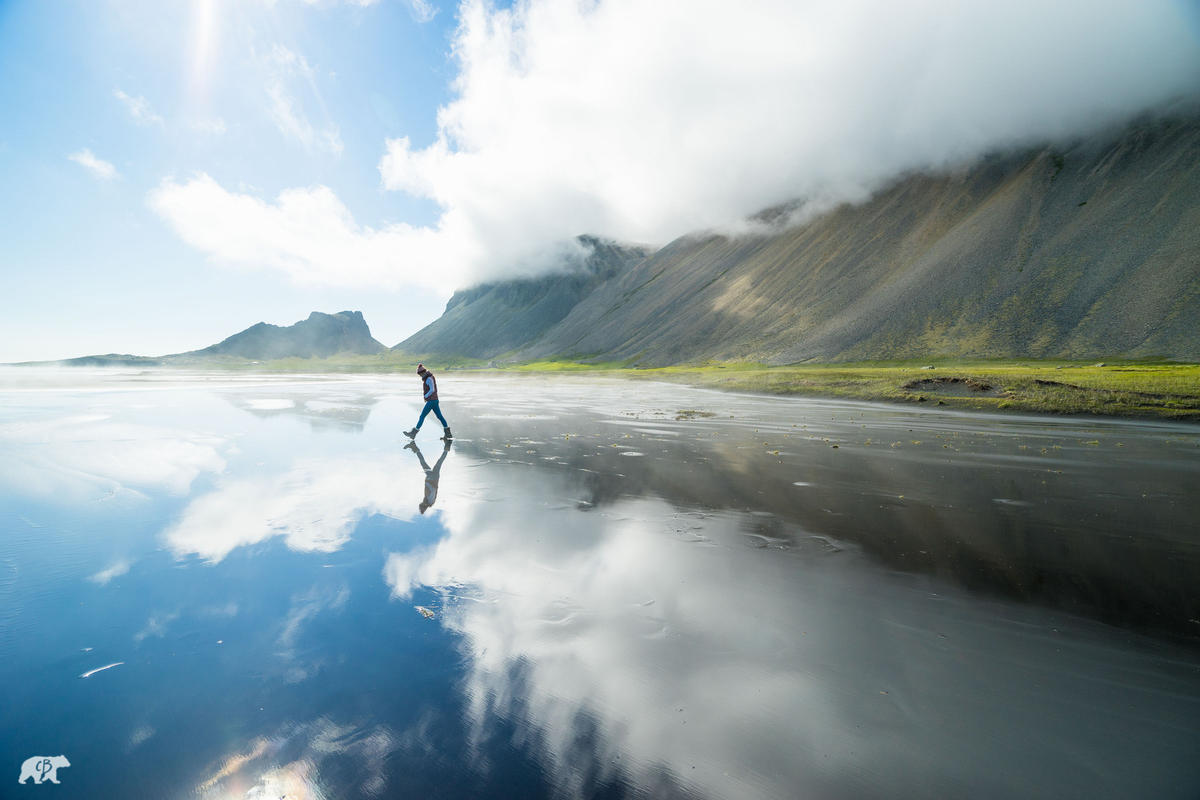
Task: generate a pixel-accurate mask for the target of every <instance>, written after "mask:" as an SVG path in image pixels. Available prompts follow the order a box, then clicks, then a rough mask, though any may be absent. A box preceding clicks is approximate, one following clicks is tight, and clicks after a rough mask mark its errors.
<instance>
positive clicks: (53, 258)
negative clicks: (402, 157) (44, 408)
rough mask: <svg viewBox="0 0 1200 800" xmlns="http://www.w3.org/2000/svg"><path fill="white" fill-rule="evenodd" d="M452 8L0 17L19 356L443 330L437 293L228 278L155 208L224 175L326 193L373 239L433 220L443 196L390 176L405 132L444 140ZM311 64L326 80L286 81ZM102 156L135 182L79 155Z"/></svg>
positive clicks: (8, 273)
mask: <svg viewBox="0 0 1200 800" xmlns="http://www.w3.org/2000/svg"><path fill="white" fill-rule="evenodd" d="M206 5H208V6H211V9H212V17H211V21H210V23H209V26H210V27H209V28H208V30H209V33H208V37H209V38H208V48H207V50H206V51H204V52H201V51H200V48H201V47H202V42H200V41H199V40H198V39H199V37H200V36H202V35H203V34H202V33H201V30H200V29H201V28H202V27H203V21H202V20H201V19H198V16H199V15H201V14H202V13H203V11H204V6H206ZM435 10H436V12H437V13H436V14H435V15H434V16H433V18H432V19H431V20H428V21H422V20H421V19H420V18H419V16H418V14H417V13H415V12H414V10H413V7H412V6H410V5H408V4H406V3H378V4H375V5H371V6H366V7H358V6H354V5H348V4H337V3H325V4H316V5H312V6H310V5H307V4H305V3H302V2H294V1H289V0H279V2H276V3H274V4H268V3H261V2H245V3H234V2H213V3H211V4H205V3H188V2H166V3H164V2H158V0H148V1H147V2H140V3H128V2H120V3H118V2H102V1H99V0H76V1H75V2H60V1H59V0H55V1H54V2H49V3H42V2H3V3H0V75H2V76H3V80H2V81H0V108H2V109H4V111H3V118H4V119H3V123H2V125H0V176H2V177H0V181H2V188H3V191H2V192H0V241H2V242H3V249H2V252H0V271H2V274H3V276H4V283H5V284H6V291H5V295H6V296H7V297H8V302H7V303H6V306H7V308H6V310H5V313H4V315H3V316H4V318H3V322H2V323H0V324H2V325H3V329H2V331H0V333H2V336H0V361H8V360H16V359H39V358H59V357H64V356H73V355H83V354H85V353H94V352H110V351H116V352H137V353H150V354H158V353H165V352H176V351H180V350H187V349H193V348H198V347H203V346H205V345H207V344H209V343H211V342H213V341H217V340H219V339H221V338H224V336H226V335H229V334H231V333H234V332H236V331H238V330H240V329H242V328H244V327H246V326H248V325H251V324H253V323H255V322H257V321H259V320H266V321H269V322H274V323H278V324H290V323H291V322H294V321H296V320H298V319H302V318H304V317H306V316H307V315H308V313H309V312H310V311H312V310H316V309H319V310H324V311H338V310H341V309H344V308H354V309H361V310H362V311H363V312H364V313H365V314H366V318H367V320H368V322H369V323H371V324H372V326H373V331H374V332H375V334H376V336H377V337H379V338H380V339H381V340H382V341H384V342H385V343H386V344H389V345H391V344H395V342H396V341H398V340H399V339H400V338H401V337H402V336H403V335H406V334H407V333H409V332H411V331H412V330H414V329H416V328H417V327H419V326H420V325H421V324H424V323H425V322H428V321H430V320H431V319H433V318H435V317H436V316H437V315H438V314H439V313H440V312H441V309H442V305H443V303H444V300H445V297H444V296H441V295H439V294H438V293H437V292H436V291H431V290H430V289H428V288H421V287H412V288H407V289H404V290H391V291H384V292H368V291H363V290H362V289H361V288H357V287H355V288H343V287H336V286H334V287H330V286H325V285H316V286H307V287H306V286H302V285H299V284H297V283H295V282H294V281H291V280H286V279H282V280H281V279H280V276H278V275H276V274H273V273H271V272H269V271H263V270H256V269H241V268H236V267H231V266H225V265H222V264H220V263H215V262H214V261H213V260H212V259H211V258H210V257H209V255H207V254H205V253H204V252H201V251H198V250H197V249H195V248H193V247H190V246H188V245H187V244H186V243H184V242H182V241H180V239H179V237H178V236H177V235H175V233H174V232H173V231H172V230H171V229H170V227H169V226H168V225H166V224H164V221H163V220H162V219H161V218H160V217H159V216H158V215H157V214H155V213H154V212H153V211H152V209H151V208H150V206H149V205H148V203H147V194H148V192H150V191H151V190H152V189H153V188H154V187H155V186H157V185H158V184H159V183H160V182H161V181H162V180H163V179H164V177H167V176H172V175H173V176H178V177H180V178H181V179H182V178H186V177H187V176H190V175H192V174H194V173H197V172H205V173H207V174H209V175H211V176H213V178H215V179H216V180H219V181H221V182H222V183H224V184H227V185H229V186H233V187H244V188H246V189H248V190H252V191H254V192H255V193H256V194H260V195H263V196H267V197H270V196H274V195H275V194H277V193H278V192H279V191H281V190H283V189H286V188H288V187H293V186H308V185H315V184H320V185H325V186H328V187H330V188H331V189H333V190H334V191H335V192H336V193H337V195H338V196H339V197H340V198H341V200H342V202H343V203H345V204H346V205H347V207H349V208H351V209H352V210H353V213H354V214H355V216H356V218H357V219H358V220H359V221H360V222H361V223H363V224H368V225H378V224H381V223H383V222H385V221H387V220H390V219H407V220H411V221H414V222H416V223H427V222H429V221H430V220H432V219H433V216H434V215H435V213H436V209H435V207H433V206H432V204H431V203H430V202H429V201H428V200H426V199H424V198H413V197H411V196H409V195H406V194H404V193H400V192H389V191H384V190H383V189H382V187H381V184H380V177H379V172H378V170H377V168H376V165H377V162H378V161H379V158H380V157H381V155H382V153H383V147H384V141H385V139H386V138H387V137H394V136H400V135H405V136H408V137H410V138H411V139H412V140H413V141H414V142H420V143H428V142H430V141H432V140H433V138H434V137H435V134H436V114H437V108H438V106H439V105H441V104H442V103H444V102H445V101H446V99H447V96H448V91H449V83H450V81H451V79H452V78H453V65H452V62H451V59H450V57H449V49H450V43H451V34H452V32H453V28H454V25H455V9H454V8H453V6H451V7H449V8H443V7H440V6H438V7H436V9H435ZM288 54H291V56H289V55H288ZM292 56H294V57H295V58H298V59H303V62H301V63H304V64H307V66H308V69H307V73H309V74H305V70H303V69H302V68H300V69H298V68H293V69H292V70H291V71H290V72H288V70H287V69H286V68H284V67H280V66H278V62H279V60H280V59H283V60H286V59H288V58H290V57H292ZM271 92H276V93H277V95H278V96H279V97H280V99H281V100H282V101H283V102H284V103H290V104H291V112H292V115H293V118H292V119H290V120H288V119H286V115H285V119H283V120H281V119H280V112H279V110H278V109H273V108H272V102H273V101H272V94H271ZM139 117H140V118H139ZM289 122H290V126H289V124H288V123H289ZM305 126H309V127H310V128H311V130H312V133H311V135H309V133H308V131H309V128H307V127H305ZM323 137H327V138H328V139H332V140H333V141H335V142H339V143H340V146H338V145H333V144H331V143H330V141H327V140H326V138H323ZM85 150H86V151H90V152H91V153H92V154H93V155H94V156H95V158H97V159H101V160H103V161H105V162H107V163H109V164H111V165H112V166H113V168H114V169H115V171H116V174H115V175H114V176H113V177H111V178H104V177H102V176H99V175H97V174H95V173H94V172H93V171H92V170H90V169H88V168H86V167H85V166H83V165H81V164H80V163H77V162H76V161H72V160H70V159H69V156H70V155H72V154H78V153H80V152H81V151H85ZM447 288H448V289H450V288H453V287H447Z"/></svg>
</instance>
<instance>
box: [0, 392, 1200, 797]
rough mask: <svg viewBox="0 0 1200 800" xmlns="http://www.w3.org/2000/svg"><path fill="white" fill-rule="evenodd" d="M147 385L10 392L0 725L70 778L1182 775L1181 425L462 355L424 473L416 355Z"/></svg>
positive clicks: (589, 784) (959, 789)
mask: <svg viewBox="0 0 1200 800" xmlns="http://www.w3.org/2000/svg"><path fill="white" fill-rule="evenodd" d="M139 380H145V381H146V383H147V385H148V386H150V387H156V386H157V387H158V388H156V389H155V390H154V391H160V392H161V395H152V394H151V393H150V392H149V391H147V392H130V391H128V390H127V389H126V388H122V389H121V392H120V393H118V394H112V393H106V392H97V393H92V394H86V395H85V394H68V395H61V396H60V395H54V396H53V397H50V398H45V397H44V398H41V399H40V400H39V401H38V402H32V401H28V402H25V401H23V402H20V403H17V402H16V401H13V400H12V399H11V398H8V399H7V400H6V399H3V398H0V412H2V414H3V416H0V463H9V464H20V465H22V469H21V470H13V469H10V470H7V471H6V473H5V480H4V481H3V482H2V483H0V492H4V498H5V502H4V505H3V507H2V508H3V517H2V519H3V520H4V524H5V526H6V528H5V533H6V538H5V540H4V549H3V552H0V600H3V602H2V603H0V614H2V615H3V616H2V617H0V622H2V623H3V624H2V625H0V681H2V682H3V685H5V686H8V687H17V688H14V689H10V690H9V692H8V693H7V695H6V698H5V699H6V702H4V703H0V730H3V731H4V732H5V733H4V734H3V736H2V737H0V745H2V749H3V751H4V754H5V757H9V756H11V758H10V759H9V760H10V761H12V760H16V761H17V762H18V763H19V762H20V760H21V758H22V757H25V756H28V753H29V752H35V751H39V750H40V751H44V752H65V753H67V754H68V755H69V756H70V758H71V761H72V764H73V771H72V772H71V773H69V775H68V777H69V778H70V779H71V780H72V781H74V782H75V788H76V789H77V790H79V791H80V792H81V794H85V795H87V796H96V797H103V796H114V797H120V796H156V797H157V796H163V797H193V796H199V797H214V798H216V797H281V796H286V797H331V798H332V797H381V796H382V797H386V796H526V797H544V796H572V797H573V796H612V797H620V796H647V795H648V796H664V797H697V798H700V797H703V798H794V797H819V798H827V797H928V796H976V795H985V796H1058V795H1067V796H1081V795H1082V796H1095V797H1104V796H1111V797H1122V796H1155V797H1189V796H1192V795H1194V794H1195V791H1194V790H1195V789H1196V788H1197V787H1200V759H1197V758H1196V755H1197V753H1196V749H1195V743H1196V742H1197V741H1200V722H1198V720H1200V674H1198V672H1197V665H1198V664H1200V657H1198V656H1197V652H1200V650H1198V644H1200V635H1197V632H1196V631H1195V630H1194V626H1195V624H1194V622H1192V621H1191V620H1194V619H1196V618H1200V610H1198V607H1197V603H1198V602H1200V600H1198V598H1197V593H1196V591H1195V588H1194V577H1195V575H1196V574H1197V569H1198V566H1197V565H1198V564H1200V561H1198V547H1197V541H1198V540H1197V536H1196V523H1195V520H1196V519H1197V511H1198V510H1200V509H1198V508H1197V501H1196V498H1195V497H1194V496H1193V495H1194V486H1195V485H1196V480H1197V476H1198V475H1200V458H1197V455H1196V454H1197V452H1200V451H1198V450H1197V449H1196V446H1197V444H1198V443H1200V434H1197V433H1195V432H1193V431H1192V429H1188V428H1184V427H1182V426H1153V425H1150V426H1132V425H1112V424H1092V423H1087V424H1084V423H1072V422H1069V421H1049V422H1047V421H1040V420H1028V419H1021V418H1003V419H997V418H989V417H977V418H968V417H963V416H959V415H941V414H929V413H924V412H919V413H914V412H908V411H898V410H896V409H887V408H882V409H881V408H872V407H868V406H856V405H850V404H847V405H838V404H812V403H803V402H799V403H796V402H787V403H781V402H778V401H773V400H769V399H761V398H744V397H737V396H728V395H713V394H710V393H705V392H698V391H694V390H687V389H683V388H680V387H669V388H663V387H650V388H647V389H644V390H642V389H640V388H639V390H638V391H637V392H633V391H631V390H630V389H629V386H630V384H625V383H620V384H608V383H604V382H588V383H580V382H572V381H562V382H553V383H545V384H538V388H537V391H530V388H529V385H528V384H527V383H523V382H515V381H492V380H486V379H466V378H462V377H455V376H451V379H448V380H444V381H443V384H444V385H443V387H441V388H442V389H443V391H445V392H447V393H453V396H454V397H455V399H456V403H458V405H457V406H456V407H458V408H460V409H463V411H464V413H463V416H464V417H467V418H470V419H471V420H472V424H471V425H470V426H468V427H467V428H464V430H463V431H460V433H463V434H464V436H465V437H467V438H464V439H462V440H459V441H458V443H457V444H456V446H455V448H454V449H455V450H456V453H455V457H454V458H453V459H450V458H448V454H449V451H450V449H451V448H450V446H449V445H448V444H447V445H446V446H445V447H443V450H442V452H441V453H440V454H439V456H438V458H437V459H436V460H435V461H434V462H433V463H432V465H431V463H430V461H429V460H428V459H427V458H426V457H425V455H424V454H423V453H422V452H421V451H420V449H419V448H418V447H417V446H416V445H415V444H414V445H413V446H412V447H411V448H410V449H412V450H413V455H415V456H416V457H415V458H412V457H410V456H409V455H408V454H406V453H403V452H402V449H403V448H402V446H401V445H402V442H403V440H402V439H401V438H400V431H401V430H403V428H404V427H406V423H407V422H410V421H411V416H412V414H413V413H414V412H415V403H413V402H412V401H411V399H410V393H409V392H407V390H406V389H404V388H403V386H406V385H407V382H406V381H405V382H404V384H402V386H401V388H400V389H398V390H397V391H393V388H392V386H391V385H390V384H389V383H388V382H387V381H379V382H378V383H377V384H374V385H373V387H366V386H365V385H364V383H363V382H361V381H358V380H357V379H356V380H354V381H351V382H349V384H348V385H347V386H345V387H340V388H339V387H338V386H336V385H329V384H328V383H326V382H323V383H322V384H321V385H320V386H315V387H314V386H312V385H307V386H300V387H289V386H285V385H283V384H280V383H276V382H272V381H265V380H264V381H263V382H262V383H260V384H253V383H252V382H249V381H248V379H245V380H246V382H245V383H236V384H235V383H233V382H232V379H229V380H230V381H231V382H228V383H222V384H220V385H219V386H217V387H215V388H204V389H203V390H199V389H197V388H196V387H195V386H194V385H191V384H187V385H185V387H184V388H180V389H178V390H176V389H170V390H166V389H162V387H161V386H158V385H157V384H155V383H154V382H153V381H152V380H150V379H149V378H144V377H143V378H139ZM164 380H165V379H164ZM171 380H172V381H176V380H179V381H182V379H177V378H171ZM223 380H224V379H223ZM243 380H244V379H243V378H241V377H240V376H239V377H238V381H243ZM639 387H640V385H639ZM318 397H324V398H327V399H328V398H342V399H343V400H345V399H346V398H351V397H354V398H359V400H354V401H353V402H354V403H357V404H358V406H359V407H360V408H365V409H369V413H368V414H364V415H363V416H362V418H361V425H357V424H356V425H351V426H336V425H335V426H333V427H323V428H321V429H320V433H319V435H314V429H313V427H312V425H311V420H310V419H309V416H310V414H309V410H311V408H312V407H313V402H314V400H313V398H318ZM55 398H57V399H55ZM364 398H365V399H364ZM250 401H257V405H258V406H260V407H259V408H258V409H257V411H260V412H264V413H262V414H258V413H255V414H246V413H244V412H245V411H246V410H253V406H254V405H255V403H253V402H250ZM268 401H272V403H273V406H277V407H273V408H267V406H268V405H272V403H268ZM328 402H334V401H333V400H328ZM339 402H340V401H339ZM285 406H286V407H285ZM266 412H269V413H266ZM467 412H469V413H467ZM835 444H836V445H838V447H837V448H836V449H835V448H834V447H833V445H835ZM77 446H78V451H79V452H75V450H76V447H77ZM106 454H107V455H106ZM9 456H11V458H9ZM110 456H111V457H110ZM138 464H140V466H136V468H135V466H131V465H138ZM25 472H29V473H30V474H32V475H34V478H32V479H31V478H28V477H27V476H26V475H25ZM81 476H82V477H81ZM443 477H445V478H446V480H442V478H443ZM414 483H417V484H419V485H420V489H419V490H418V491H419V492H420V495H419V496H420V498H421V499H420V501H419V502H414V501H415V500H416V499H417V497H416V496H414V489H415V487H414ZM116 486H119V487H122V491H123V496H124V497H126V499H127V502H125V503H122V504H114V503H97V502H95V501H96V500H97V499H99V498H100V497H101V496H103V495H104V493H105V492H108V491H110V490H111V489H112V488H113V487H116ZM72 487H75V488H72ZM435 503H436V505H435ZM414 507H415V508H414ZM431 507H432V508H435V509H436V513H432V514H427V513H425V512H427V511H428V510H429V509H430V508H431ZM414 607H415V608H416V609H417V611H415V612H414ZM418 612H419V613H418ZM1114 626H1115V627H1114ZM113 665H119V666H116V667H115V668H112V666H113ZM106 666H108V667H110V668H107V669H106V668H105V667H106ZM85 674H86V675H88V676H89V677H88V678H87V679H86V680H80V678H79V676H81V675H85ZM35 741H36V742H47V745H46V747H32V749H31V745H30V743H31V742H35ZM27 750H28V752H26V751H27ZM133 764H136V765H137V767H136V769H135V768H133V767H131V765H133ZM149 765H152V766H149Z"/></svg>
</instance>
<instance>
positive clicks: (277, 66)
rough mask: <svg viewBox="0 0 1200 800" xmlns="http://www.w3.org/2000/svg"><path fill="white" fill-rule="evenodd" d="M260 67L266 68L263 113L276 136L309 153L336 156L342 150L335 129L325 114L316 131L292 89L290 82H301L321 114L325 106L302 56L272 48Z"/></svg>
mask: <svg viewBox="0 0 1200 800" xmlns="http://www.w3.org/2000/svg"><path fill="white" fill-rule="evenodd" d="M264 63H265V64H266V67H267V82H266V92H267V97H268V99H269V101H270V102H269V103H268V105H267V113H268V114H270V116H271V120H272V121H273V122H274V123H275V127H276V128H278V129H279V132H280V133H282V134H283V135H284V136H285V137H286V138H289V139H292V140H294V141H296V142H299V143H300V144H301V145H302V146H303V147H304V149H305V150H307V151H309V152H310V153H311V152H314V151H317V150H324V151H326V152H328V153H331V154H332V155H334V156H340V155H341V154H342V149H343V146H342V137H341V132H340V131H339V130H338V127H337V125H335V124H333V123H332V122H330V121H328V115H327V114H326V125H325V126H324V127H323V128H320V129H318V128H316V127H315V126H314V125H313V124H312V123H311V122H310V121H309V119H308V116H307V115H306V114H305V111H304V108H303V104H302V103H301V102H300V100H299V99H298V98H297V97H296V95H295V93H294V91H293V89H292V83H293V81H294V79H302V80H303V81H304V83H305V84H306V85H307V87H308V89H309V94H311V95H312V97H313V98H315V100H316V102H317V103H318V105H320V106H321V108H322V110H323V109H324V106H325V103H324V100H323V99H322V98H321V93H320V90H319V89H318V88H317V83H316V77H315V72H314V70H313V68H312V67H311V66H309V63H308V61H307V60H306V59H305V58H304V56H302V55H300V54H298V53H296V52H294V51H292V50H289V49H288V48H286V47H284V46H283V45H281V44H276V45H275V46H274V47H273V48H272V49H271V52H270V53H269V54H268V55H267V56H266V57H265V58H264Z"/></svg>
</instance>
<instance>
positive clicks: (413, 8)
mask: <svg viewBox="0 0 1200 800" xmlns="http://www.w3.org/2000/svg"><path fill="white" fill-rule="evenodd" d="M405 2H406V3H407V4H408V10H409V11H410V12H411V13H412V15H413V19H415V20H416V21H417V22H430V21H431V20H432V19H433V18H434V17H436V16H437V9H436V8H435V7H434V6H433V4H432V3H429V2H428V0H405Z"/></svg>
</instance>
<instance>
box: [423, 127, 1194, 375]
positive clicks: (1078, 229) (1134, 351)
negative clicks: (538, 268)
mask: <svg viewBox="0 0 1200 800" xmlns="http://www.w3.org/2000/svg"><path fill="white" fill-rule="evenodd" d="M545 280H547V281H549V282H551V283H553V279H545ZM474 291H476V292H482V294H481V295H478V296H477V295H475V294H472V292H460V293H459V294H458V295H456V297H458V298H460V300H459V302H457V303H456V302H455V301H454V300H451V303H450V304H449V305H448V307H447V311H446V314H445V315H444V316H443V317H442V319H440V320H438V321H436V322H434V323H433V324H431V325H430V326H428V327H427V328H425V329H424V330H422V331H420V332H418V333H417V334H415V335H414V336H412V337H410V338H409V339H408V340H406V342H404V343H402V346H406V345H408V343H410V342H419V343H420V344H421V348H420V349H422V350H425V351H437V352H446V353H456V354H461V355H467V356H476V357H487V356H491V355H495V354H496V353H497V352H501V348H508V350H509V354H508V356H507V357H508V358H509V359H512V360H523V359H529V358H538V357H549V356H570V357H586V358H595V359H614V360H626V359H629V360H633V361H635V362H636V363H641V364H645V365H654V364H671V363H681V362H694V361H700V360H705V359H738V360H756V361H765V362H770V363H796V362H801V361H806V360H821V361H838V360H868V359H900V358H932V357H937V356H943V357H972V358H978V357H997V358H999V357H1006V358H1025V357H1039V358H1050V357H1055V358H1060V357H1061V358H1115V357H1166V358H1175V359H1181V360H1200V333H1198V332H1200V119H1198V118H1196V117H1187V118H1174V119H1159V120H1152V121H1150V120H1143V121H1140V122H1138V123H1136V124H1133V125H1131V126H1129V127H1127V128H1126V129H1124V130H1122V131H1119V132H1115V133H1110V134H1109V135H1107V136H1103V137H1096V138H1093V139H1091V140H1088V141H1079V142H1076V143H1074V144H1071V145H1059V146H1047V147H1044V148H1037V149H1030V150H1027V151H1024V152H1020V153H1015V154H1006V155H997V156H994V157H991V158H988V159H986V160H983V161H981V162H979V163H976V164H974V165H972V166H970V167H969V168H963V169H960V170H958V171H954V172H947V173H945V174H940V175H911V176H907V177H905V178H903V179H901V180H898V181H897V182H895V183H894V184H893V185H891V186H890V187H888V188H886V189H884V190H883V191H881V192H879V193H878V194H877V195H875V196H874V197H873V198H872V199H871V200H869V201H868V202H866V203H864V204H862V205H857V206H849V205H847V206H842V207H840V208H837V209H834V210H833V211H831V212H829V213H827V214H824V215H823V216H820V217H818V218H817V219H814V220H812V221H810V222H808V223H806V224H803V225H800V226H797V227H793V228H789V229H786V230H776V231H774V232H770V233H766V234H762V235H754V236H743V237H737V238H731V237H727V236H720V235H714V234H695V235H691V236H687V237H684V238H681V239H678V240H676V241H674V242H672V243H671V244H669V245H667V246H666V247H664V248H662V249H661V250H659V251H658V252H655V253H653V254H652V255H650V256H649V257H647V258H645V259H644V260H641V261H639V262H637V263H636V264H633V265H632V266H631V267H630V268H629V269H627V270H623V271H618V272H616V273H615V274H613V275H612V276H611V277H608V278H606V279H603V280H602V281H601V282H599V283H598V284H597V285H595V286H592V287H591V288H590V289H588V290H587V291H586V292H582V293H580V297H579V300H578V301H577V302H576V303H575V304H574V306H573V307H572V308H571V309H570V311H569V313H567V314H565V315H563V316H562V317H561V319H559V320H557V321H555V322H554V323H553V324H551V325H548V326H547V325H545V324H544V323H545V322H546V320H547V317H536V318H534V319H532V320H531V321H530V323H529V324H527V325H526V324H524V321H523V318H522V316H521V315H522V313H523V309H524V308H525V306H524V305H523V304H522V303H520V302H513V303H511V304H510V307H511V309H512V316H511V317H509V318H508V319H507V320H506V321H505V322H504V324H503V325H497V324H496V323H495V322H494V320H495V318H496V314H497V312H496V309H497V308H498V307H499V305H500V301H499V298H502V297H505V296H507V295H508V294H509V293H514V294H515V295H517V296H518V297H523V296H525V295H524V294H523V293H524V292H526V291H528V287H526V286H525V284H524V283H522V282H520V281H512V282H508V283H502V284H490V285H489V286H487V287H480V288H479V289H478V290H474ZM540 291H545V292H547V293H548V292H551V291H552V288H551V287H550V286H543V287H541V289H540ZM571 296H573V295H571V294H570V293H567V294H566V296H565V297H563V298H562V300H563V302H567V301H569V299H570V297H571ZM484 297H489V298H495V299H496V302H494V303H491V302H489V303H485V304H479V300H481V299H483V298H484ZM470 298H475V301H474V302H468V300H469V299H470ZM560 308H561V306H559V307H557V308H556V313H557V311H558V309H560ZM489 329H492V330H503V331H504V335H503V336H502V337H500V338H499V339H498V340H497V341H495V342H494V343H491V344H486V343H487V342H488V339H487V336H486V332H487V331H488V330H489ZM462 331H472V332H473V333H472V335H471V336H469V337H465V336H460V335H459V333H460V332H462ZM521 339H524V341H523V342H521V341H520V340H521ZM485 344H486V346H485Z"/></svg>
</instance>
